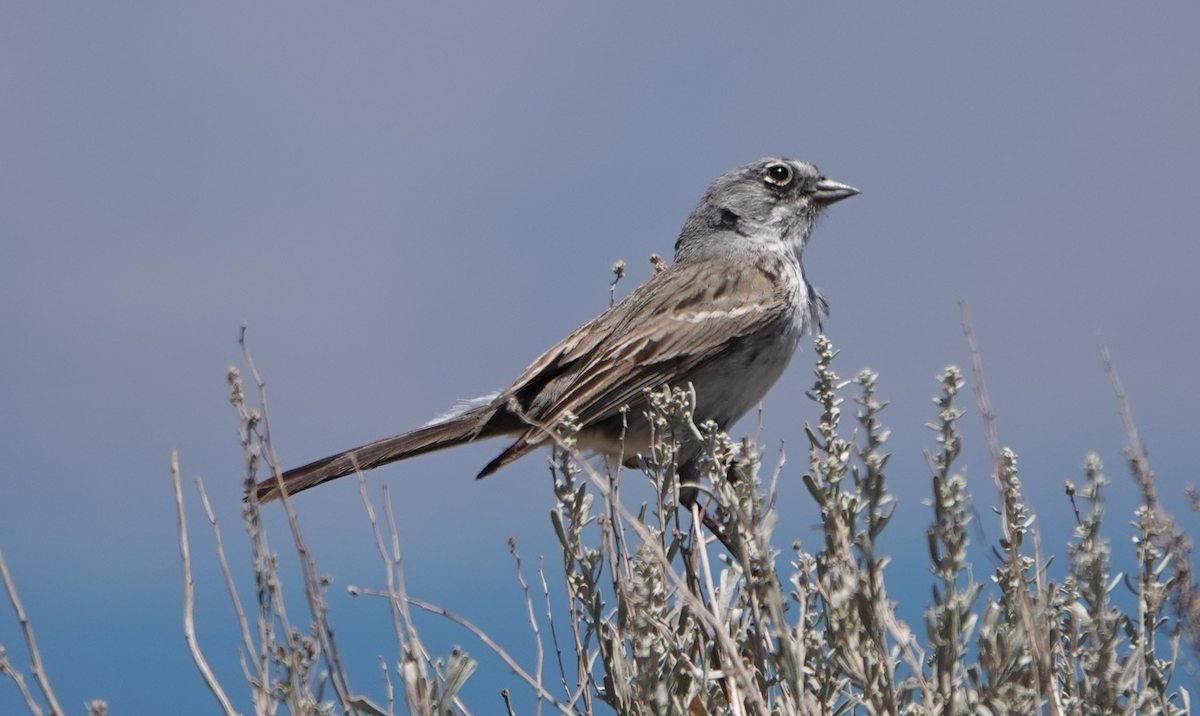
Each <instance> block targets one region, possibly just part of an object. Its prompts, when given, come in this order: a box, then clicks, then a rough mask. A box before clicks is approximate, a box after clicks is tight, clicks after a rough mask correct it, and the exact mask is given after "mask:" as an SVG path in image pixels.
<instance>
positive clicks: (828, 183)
mask: <svg viewBox="0 0 1200 716" xmlns="http://www.w3.org/2000/svg"><path fill="white" fill-rule="evenodd" d="M858 193H860V192H859V191H858V189H855V188H854V187H852V186H850V185H849V184H843V183H841V182H840V181H834V180H832V179H829V178H827V177H821V180H820V181H818V182H817V189H816V191H814V192H813V195H812V196H813V201H815V202H817V203H818V204H820V205H822V206H828V205H830V204H832V203H834V202H835V201H841V200H842V199H849V198H850V197H852V196H854V195H855V194H858Z"/></svg>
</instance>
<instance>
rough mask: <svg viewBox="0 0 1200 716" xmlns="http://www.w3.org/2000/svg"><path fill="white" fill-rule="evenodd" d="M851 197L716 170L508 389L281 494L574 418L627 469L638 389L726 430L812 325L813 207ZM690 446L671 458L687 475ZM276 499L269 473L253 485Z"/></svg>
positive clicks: (633, 452)
mask: <svg viewBox="0 0 1200 716" xmlns="http://www.w3.org/2000/svg"><path fill="white" fill-rule="evenodd" d="M858 193H859V190H858V189H855V188H854V187H852V186H850V185H848V184H843V183H841V182H838V181H834V180H833V179H830V178H828V177H826V176H824V175H823V174H822V173H821V172H820V171H819V170H818V169H817V167H815V166H814V165H812V164H810V163H808V162H803V161H797V160H792V159H786V158H782V157H768V158H765V159H760V160H759V161H756V162H753V163H751V164H747V165H745V166H742V167H739V168H737V169H733V170H731V171H729V172H726V173H725V174H723V175H721V176H720V177H719V178H718V179H717V180H716V181H715V182H713V183H712V185H711V186H709V188H708V190H707V191H706V192H705V193H704V195H703V197H702V198H701V199H700V202H699V204H697V205H696V208H695V209H694V210H693V211H692V212H691V214H690V215H689V216H688V218H687V220H686V221H685V222H684V225H683V228H682V230H681V231H680V233H679V237H678V239H677V240H676V242H675V247H674V248H675V256H674V261H673V262H672V263H671V264H670V265H669V266H667V267H666V268H662V269H661V270H657V271H656V272H655V274H654V275H653V276H652V277H651V278H650V279H649V280H648V281H646V283H644V284H642V285H641V286H639V287H638V288H636V289H634V290H633V291H632V292H630V294H629V295H628V296H627V297H626V298H625V299H623V300H622V301H620V302H618V303H616V304H615V305H613V306H611V307H610V308H609V309H608V310H607V311H605V312H604V313H602V314H601V315H599V316H598V317H596V318H595V319H593V320H591V321H589V322H587V323H585V324H584V325H583V326H582V327H580V328H579V329H578V330H576V331H575V332H573V333H571V334H570V335H569V336H567V337H566V338H564V339H563V340H562V341H560V342H559V343H558V344H557V345H555V346H554V347H553V348H551V349H550V350H548V351H546V352H545V353H543V354H542V355H541V356H539V357H538V358H537V359H536V360H535V361H533V363H531V364H530V365H529V367H528V368H526V369H525V372H524V373H522V374H521V375H520V377H518V378H517V379H516V380H515V381H514V382H513V383H512V385H510V386H509V387H508V388H507V389H505V390H503V391H500V392H499V393H497V394H495V395H494V396H487V397H486V398H484V399H481V400H479V401H478V404H469V405H466V406H462V407H460V408H459V409H456V410H452V411H450V412H449V413H447V414H445V415H443V416H441V417H439V418H436V419H434V420H433V421H431V422H429V423H427V424H425V425H424V426H422V427H419V428H417V429H415V430H411V431H409V432H406V433H403V434H401V435H397V436H395V437H391V438H387V439H385V440H379V441H376V442H372V443H369V444H367V445H363V446H361V447H357V448H354V449H353V450H347V451H345V452H342V453H338V454H336V455H331V456H329V457H326V458H322V459H320V460H317V461H315V462H311V463H309V464H307V465H304V466H302V467H297V468H293V469H291V470H288V471H286V472H284V473H283V474H282V476H281V480H282V486H283V489H285V490H287V493H288V494H289V495H292V494H295V493H297V492H300V491H302V490H307V489H309V488H312V487H315V486H317V485H320V484H322V483H325V482H328V481H330V480H334V479H336V478H339V477H343V476H345V475H350V474H354V473H355V472H357V471H359V470H363V471H365V470H370V469H372V468H376V467H379V466H381V465H386V464H388V463H392V462H395V461H397V460H404V459H407V458H410V457H414V456H417V455H422V454H425V453H429V452H433V451H435V450H442V449H445V448H450V447H454V446H457V445H462V444H465V443H470V442H475V441H477V440H484V439H487V438H493V437H500V436H507V437H509V438H511V439H513V442H512V443H511V444H509V445H508V447H506V448H505V449H504V450H503V451H502V452H501V453H500V454H499V455H498V456H496V458H495V459H493V460H492V461H491V462H489V463H488V464H487V465H486V466H484V468H483V469H482V470H481V471H480V472H479V475H478V477H479V478H483V477H486V476H488V475H491V474H492V473H494V472H496V471H497V470H499V469H501V468H503V467H505V466H506V465H509V464H510V463H512V462H513V461H515V460H517V459H519V458H521V457H523V456H525V455H527V454H529V453H530V452H533V451H535V450H537V449H538V448H539V447H542V446H545V445H549V444H552V443H553V439H552V437H551V436H550V434H549V433H548V428H552V427H553V426H555V425H556V424H558V423H559V422H560V421H561V420H562V419H563V418H564V417H565V416H567V415H572V416H574V419H575V420H576V421H577V424H578V426H579V428H578V433H577V441H578V447H579V448H580V449H581V450H583V451H590V452H591V453H593V454H599V455H603V456H605V457H606V458H616V459H620V460H622V461H623V462H624V463H625V464H626V465H630V466H633V465H636V464H637V457H636V456H638V455H639V454H644V453H646V452H647V451H648V449H649V446H650V424H649V418H648V417H647V416H646V414H645V411H646V409H647V406H648V393H649V392H650V391H652V390H658V389H661V388H662V387H664V386H675V387H686V386H687V385H689V384H690V385H691V386H692V387H693V389H694V390H695V394H696V403H695V411H694V419H695V422H696V424H697V425H700V424H703V422H704V421H707V420H712V421H713V422H715V423H716V425H717V427H718V428H720V429H721V430H728V428H729V427H730V426H732V425H733V424H734V423H735V422H737V420H739V419H740V418H741V417H742V416H743V415H745V414H746V413H747V412H748V411H749V410H750V409H751V408H752V407H753V406H754V405H756V404H758V403H759V402H760V401H761V400H762V398H763V396H764V395H766V393H767V391H768V390H769V389H770V388H771V386H772V385H773V384H774V383H775V381H776V380H777V379H778V378H779V376H780V375H781V374H782V373H783V371H784V369H785V368H786V367H787V364H788V362H789V361H790V360H791V357H792V355H793V354H794V353H795V351H796V348H797V345H798V343H799V341H800V339H801V337H802V336H804V335H805V334H806V333H808V332H810V331H811V330H813V329H814V328H818V327H819V326H820V323H821V319H822V316H823V315H824V314H825V313H826V312H827V308H828V307H827V304H826V301H825V299H824V297H823V296H822V295H821V294H820V293H819V292H818V291H817V290H816V289H815V288H814V287H813V286H812V285H811V284H810V283H809V282H808V279H807V278H806V277H805V274H804V269H803V265H802V263H801V257H802V254H803V252H804V248H805V246H806V245H807V243H808V240H809V237H810V235H811V234H812V231H813V226H814V224H815V222H816V220H817V217H818V215H820V213H821V212H822V211H823V210H824V209H825V208H826V207H828V206H829V205H831V204H834V203H835V202H839V201H841V200H843V199H846V198H849V197H852V196H854V195H856V194H858ZM700 450H701V448H700V445H699V444H698V441H696V440H695V439H692V440H690V441H685V442H684V443H683V444H681V446H680V448H679V451H680V452H679V454H678V457H677V460H678V463H679V465H680V468H679V471H680V477H681V480H684V481H687V480H688V479H689V475H691V474H692V473H693V472H694V471H695V466H696V462H697V460H698V457H699V454H700ZM253 490H254V493H255V494H254V496H255V497H256V498H257V499H258V501H259V502H269V501H271V500H274V499H276V498H278V497H279V496H280V484H279V480H277V479H276V478H275V477H271V478H269V479H266V480H263V481H262V482H260V483H259V484H258V485H256V486H255V487H254V488H253Z"/></svg>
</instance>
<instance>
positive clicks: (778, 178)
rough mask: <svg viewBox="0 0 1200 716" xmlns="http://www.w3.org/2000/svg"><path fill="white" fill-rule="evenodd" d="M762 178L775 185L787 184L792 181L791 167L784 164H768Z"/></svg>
mask: <svg viewBox="0 0 1200 716" xmlns="http://www.w3.org/2000/svg"><path fill="white" fill-rule="evenodd" d="M763 179H766V180H767V181H768V182H770V183H772V184H775V185H777V186H787V185H788V184H789V183H791V181H792V168H791V167H789V166H788V165H786V164H771V165H768V166H767V171H766V173H765V174H763Z"/></svg>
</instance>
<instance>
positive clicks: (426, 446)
mask: <svg viewBox="0 0 1200 716" xmlns="http://www.w3.org/2000/svg"><path fill="white" fill-rule="evenodd" d="M487 413H488V411H487V410H486V406H484V407H480V408H477V409H475V410H468V411H467V412H465V413H463V414H461V415H456V416H454V417H453V418H450V419H448V420H446V421H443V422H440V423H434V424H433V425H426V426H425V427H422V428H417V429H416V430H413V431H411V432H407V433H404V434H403V435H397V436H396V437H393V438H387V439H386V440H379V441H377V442H373V443H371V444H369V445H363V446H362V447H358V448H354V449H353V450H347V451H346V452H343V453H339V454H337V455H330V456H329V457H327V458H323V459H321V460H317V461H316V462H310V463H309V464H307V465H304V466H303V467H297V468H294V469H292V470H288V471H287V472H285V473H283V485H284V488H286V489H287V493H288V494H289V495H294V494H296V493H297V492H300V491H301V490H307V489H308V488H310V487H316V486H317V485H320V484H321V483H322V482H328V481H330V480H336V479H337V478H339V477H344V476H346V475H351V474H353V473H354V471H355V468H356V466H357V469H359V470H364V471H366V470H370V469H372V468H376V467H379V466H380V465H386V464H388V463H390V462H396V461H397V460H404V459H405V458H410V457H415V456H417V455H422V454H424V453H427V452H433V451H434V450H442V449H444V448H448V447H454V446H455V445H461V444H463V443H467V442H471V441H472V440H476V439H478V438H486V437H492V435H493V433H491V432H488V431H484V430H481V428H482V427H483V426H482V423H483V422H485V421H486V420H487V417H488V415H487ZM254 490H255V492H256V494H257V495H258V501H259V502H270V501H271V500H275V499H278V498H279V483H278V482H277V481H276V480H275V478H274V477H271V478H269V479H266V480H263V481H262V482H260V483H258V484H257V485H255V487H254Z"/></svg>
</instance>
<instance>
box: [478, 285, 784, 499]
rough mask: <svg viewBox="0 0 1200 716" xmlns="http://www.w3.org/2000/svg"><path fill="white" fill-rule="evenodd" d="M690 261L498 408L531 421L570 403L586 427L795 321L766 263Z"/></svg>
mask: <svg viewBox="0 0 1200 716" xmlns="http://www.w3.org/2000/svg"><path fill="white" fill-rule="evenodd" d="M689 268H690V270H689V271H678V270H675V269H674V268H671V269H667V270H666V271H664V272H662V273H660V274H658V275H656V276H655V277H654V278H652V279H651V280H650V281H648V282H647V283H646V284H644V285H643V286H641V287H640V288H638V289H637V290H636V291H634V292H633V293H632V294H630V295H629V297H628V298H626V299H625V300H624V301H622V302H621V303H620V304H618V305H617V306H614V307H613V308H612V309H610V310H609V311H607V312H606V313H604V314H603V315H601V316H600V317H598V318H596V319H595V320H593V321H592V322H590V323H588V324H586V325H584V326H583V327H582V328H580V329H579V330H578V331H575V332H574V333H572V334H571V335H570V336H568V337H567V338H566V339H565V340H563V341H562V342H561V343H559V344H558V345H557V346H555V347H554V348H553V349H551V350H550V351H547V352H546V353H545V354H544V355H542V356H541V357H540V358H539V359H538V360H537V361H535V362H534V363H533V364H532V365H531V366H530V367H529V368H528V369H527V370H526V371H525V373H524V374H523V375H522V376H521V377H520V378H518V379H517V381H516V382H515V383H514V384H513V386H512V387H511V388H509V389H508V390H506V391H504V393H502V394H501V395H500V396H499V397H498V398H497V403H496V405H497V407H498V408H499V407H500V405H499V403H501V402H502V401H503V402H508V401H512V400H515V401H516V402H517V404H518V405H519V406H520V408H521V410H522V411H523V412H524V417H525V419H527V420H529V421H531V422H533V423H535V424H536V425H538V426H550V425H553V424H555V423H556V422H557V421H558V420H559V419H561V418H562V416H563V413H564V412H566V411H571V412H572V413H573V414H574V415H575V416H576V417H577V418H578V420H579V422H580V423H581V425H583V426H584V427H586V426H588V425H589V424H592V423H595V422H598V421H600V420H604V419H606V418H609V417H611V416H613V415H615V414H617V412H618V411H619V410H620V409H621V407H622V406H624V405H628V404H631V403H634V402H636V401H638V400H640V399H642V396H643V393H644V391H645V390H646V389H647V388H651V389H653V388H658V387H660V386H662V385H663V384H665V383H668V382H671V383H675V384H679V385H684V384H686V383H687V382H688V380H689V379H690V377H691V375H692V374H693V373H694V372H695V371H696V370H697V369H698V367H700V366H703V365H705V364H706V363H707V362H708V361H709V360H710V359H712V358H714V357H716V356H719V355H720V354H721V353H723V352H724V351H727V350H729V349H730V348H732V347H734V346H735V345H736V344H737V342H738V341H739V340H741V339H743V338H746V337H747V336H750V335H752V334H754V333H756V332H758V331H762V330H778V325H779V323H778V322H779V321H790V320H792V317H791V313H790V306H791V303H790V300H789V297H788V296H787V295H786V294H785V293H783V291H782V289H780V287H779V282H778V281H777V279H776V276H775V275H773V273H772V272H770V271H766V270H762V269H760V268H757V267H747V268H745V269H741V270H738V269H732V270H731V269H730V267H729V266H728V265H727V264H726V265H717V264H715V263H714V264H712V265H708V266H702V267H699V270H697V267H695V266H694V265H693V266H692V267H689ZM545 439H546V437H545V434H544V432H543V427H531V428H530V430H529V431H527V432H526V433H525V434H523V435H522V436H521V437H520V438H519V439H518V440H517V442H516V443H514V444H513V445H512V446H511V447H510V448H509V449H508V450H505V452H504V453H503V454H502V455H501V456H500V457H498V458H497V459H496V460H495V461H493V463H492V464H491V465H489V466H488V467H487V468H485V469H484V472H483V473H482V474H481V476H482V475H485V474H490V473H491V472H494V471H495V470H497V469H499V468H500V467H502V466H504V465H506V464H508V463H509V462H512V461H513V460H515V459H516V458H518V457H520V456H521V455H524V454H525V453H526V452H528V451H529V450H531V449H533V448H534V447H536V446H537V445H540V444H542V443H544V442H545Z"/></svg>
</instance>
